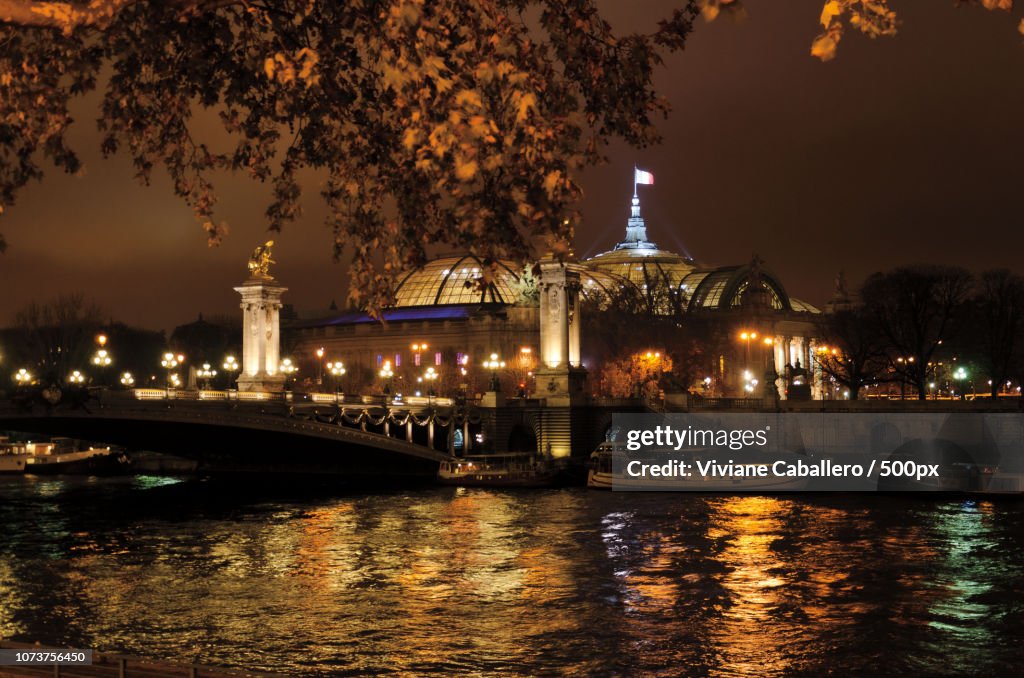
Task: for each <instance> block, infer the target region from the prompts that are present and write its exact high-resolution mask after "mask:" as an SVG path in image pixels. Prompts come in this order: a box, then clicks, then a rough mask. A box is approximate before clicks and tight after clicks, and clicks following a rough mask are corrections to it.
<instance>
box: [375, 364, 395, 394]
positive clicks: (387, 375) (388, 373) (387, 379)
mask: <svg viewBox="0 0 1024 678" xmlns="http://www.w3.org/2000/svg"><path fill="white" fill-rule="evenodd" d="M378 374H379V375H380V378H381V379H383V380H384V395H391V377H393V376H395V373H394V371H393V370H392V369H391V361H390V360H385V361H384V365H383V366H382V367H381V368H380V372H378Z"/></svg>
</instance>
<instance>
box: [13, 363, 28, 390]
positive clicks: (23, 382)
mask: <svg viewBox="0 0 1024 678" xmlns="http://www.w3.org/2000/svg"><path fill="white" fill-rule="evenodd" d="M14 381H16V382H18V386H28V385H29V384H31V383H32V373H31V372H29V371H28V370H26V369H25V368H24V367H22V368H21V369H19V370H18V371H17V373H15V375H14Z"/></svg>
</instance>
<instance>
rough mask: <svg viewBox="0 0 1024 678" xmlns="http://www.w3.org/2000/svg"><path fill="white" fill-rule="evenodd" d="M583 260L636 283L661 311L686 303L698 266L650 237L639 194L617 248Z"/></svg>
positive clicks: (600, 269)
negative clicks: (688, 279)
mask: <svg viewBox="0 0 1024 678" xmlns="http://www.w3.org/2000/svg"><path fill="white" fill-rule="evenodd" d="M583 263H584V265H585V266H586V267H587V268H589V269H591V270H592V271H595V272H598V271H600V272H603V273H610V274H612V275H615V276H620V277H622V278H625V279H626V280H628V281H629V282H631V283H633V285H634V286H635V287H636V289H637V290H638V291H639V293H640V295H641V296H642V297H643V298H644V299H645V300H646V302H647V303H648V304H649V305H650V306H651V307H652V308H654V309H655V310H656V311H657V312H659V313H673V312H675V311H676V310H678V309H680V308H682V307H684V306H685V304H686V302H687V301H688V300H689V298H690V293H691V292H692V289H691V288H689V287H688V286H687V285H686V284H685V282H684V279H685V278H686V276H688V275H689V274H690V273H692V272H693V271H694V269H695V268H696V267H695V266H694V263H693V260H692V259H690V258H689V257H684V256H683V255H681V254H676V253H675V252H668V251H666V250H662V249H658V246H657V245H656V244H654V243H653V242H651V241H650V240H648V239H647V225H646V223H645V222H644V220H643V217H641V216H640V199H639V198H637V196H636V195H634V196H633V200H632V205H631V215H630V217H629V220H628V221H627V222H626V238H625V239H624V240H623V241H622V242H620V243H619V244H617V245H616V246H615V248H614V249H611V250H609V251H607V252H602V253H601V254H598V255H596V256H593V257H591V258H589V259H587V260H586V261H584V262H583Z"/></svg>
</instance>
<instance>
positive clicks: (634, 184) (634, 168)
mask: <svg viewBox="0 0 1024 678" xmlns="http://www.w3.org/2000/svg"><path fill="white" fill-rule="evenodd" d="M633 197H634V198H635V197H637V195H636V163H633Z"/></svg>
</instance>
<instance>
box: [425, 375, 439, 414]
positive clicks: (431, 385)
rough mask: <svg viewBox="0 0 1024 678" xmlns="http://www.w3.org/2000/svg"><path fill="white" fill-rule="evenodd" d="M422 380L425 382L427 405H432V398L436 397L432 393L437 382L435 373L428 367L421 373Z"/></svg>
mask: <svg viewBox="0 0 1024 678" xmlns="http://www.w3.org/2000/svg"><path fill="white" fill-rule="evenodd" d="M423 380H424V381H425V382H427V404H428V405H431V404H433V400H434V396H435V395H437V394H436V393H435V392H434V382H435V381H436V380H437V371H436V370H435V369H434V368H433V367H428V368H427V371H426V372H424V373H423Z"/></svg>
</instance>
